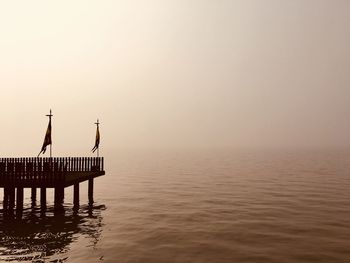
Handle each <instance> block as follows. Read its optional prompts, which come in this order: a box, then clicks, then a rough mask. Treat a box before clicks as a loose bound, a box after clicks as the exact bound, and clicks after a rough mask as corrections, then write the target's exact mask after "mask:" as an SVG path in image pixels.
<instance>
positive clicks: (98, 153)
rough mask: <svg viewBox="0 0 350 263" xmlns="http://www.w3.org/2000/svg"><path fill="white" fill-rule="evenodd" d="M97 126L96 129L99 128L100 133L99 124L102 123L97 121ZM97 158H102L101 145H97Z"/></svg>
mask: <svg viewBox="0 0 350 263" xmlns="http://www.w3.org/2000/svg"><path fill="white" fill-rule="evenodd" d="M95 124H96V127H97V131H98V132H99V130H98V126H99V124H100V122H99V121H98V119H97V122H95ZM96 150H97V157H99V156H100V145H97V149H96Z"/></svg>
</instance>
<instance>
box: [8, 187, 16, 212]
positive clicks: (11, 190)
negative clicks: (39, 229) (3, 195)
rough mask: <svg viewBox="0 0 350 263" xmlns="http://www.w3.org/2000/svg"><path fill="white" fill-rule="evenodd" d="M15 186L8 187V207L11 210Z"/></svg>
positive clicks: (13, 203)
mask: <svg viewBox="0 0 350 263" xmlns="http://www.w3.org/2000/svg"><path fill="white" fill-rule="evenodd" d="M15 194H16V191H15V188H14V187H10V188H9V209H10V210H13V208H14V207H15Z"/></svg>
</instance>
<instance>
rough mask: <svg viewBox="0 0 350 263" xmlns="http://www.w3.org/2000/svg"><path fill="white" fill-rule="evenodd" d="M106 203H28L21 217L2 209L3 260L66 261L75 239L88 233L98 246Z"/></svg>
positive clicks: (0, 252) (0, 240)
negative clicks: (43, 207) (73, 205)
mask: <svg viewBox="0 0 350 263" xmlns="http://www.w3.org/2000/svg"><path fill="white" fill-rule="evenodd" d="M102 210H105V206H104V205H95V206H88V205H86V206H81V207H80V208H79V209H78V210H74V209H72V208H71V207H67V206H66V207H64V209H63V210H61V211H59V212H58V211H56V210H54V207H53V206H52V207H47V209H46V211H42V210H41V209H40V207H35V206H33V207H26V208H25V209H24V210H23V213H22V215H21V218H19V217H18V216H16V215H15V213H13V214H8V213H7V214H6V213H0V261H32V262H44V261H46V260H53V262H64V261H66V260H67V258H68V256H67V252H68V251H69V250H70V245H71V244H72V242H74V241H76V240H77V239H78V238H80V237H87V238H88V242H89V245H91V246H95V245H96V244H97V242H98V241H99V239H100V235H101V231H102V230H101V229H102V226H103V222H102V220H103V218H102V216H101V211H102Z"/></svg>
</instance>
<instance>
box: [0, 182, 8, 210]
mask: <svg viewBox="0 0 350 263" xmlns="http://www.w3.org/2000/svg"><path fill="white" fill-rule="evenodd" d="M2 205H3V209H4V210H7V209H9V189H8V187H4V201H3V203H2Z"/></svg>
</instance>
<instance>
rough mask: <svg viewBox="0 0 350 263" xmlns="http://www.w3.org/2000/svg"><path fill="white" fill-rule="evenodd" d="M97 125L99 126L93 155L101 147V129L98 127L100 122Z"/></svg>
mask: <svg viewBox="0 0 350 263" xmlns="http://www.w3.org/2000/svg"><path fill="white" fill-rule="evenodd" d="M96 124H97V130H96V140H95V146H94V148H92V150H91V151H92V152H93V153H94V152H95V151H96V150H97V149H98V146H99V145H100V129H99V127H98V122H97V123H96Z"/></svg>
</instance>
